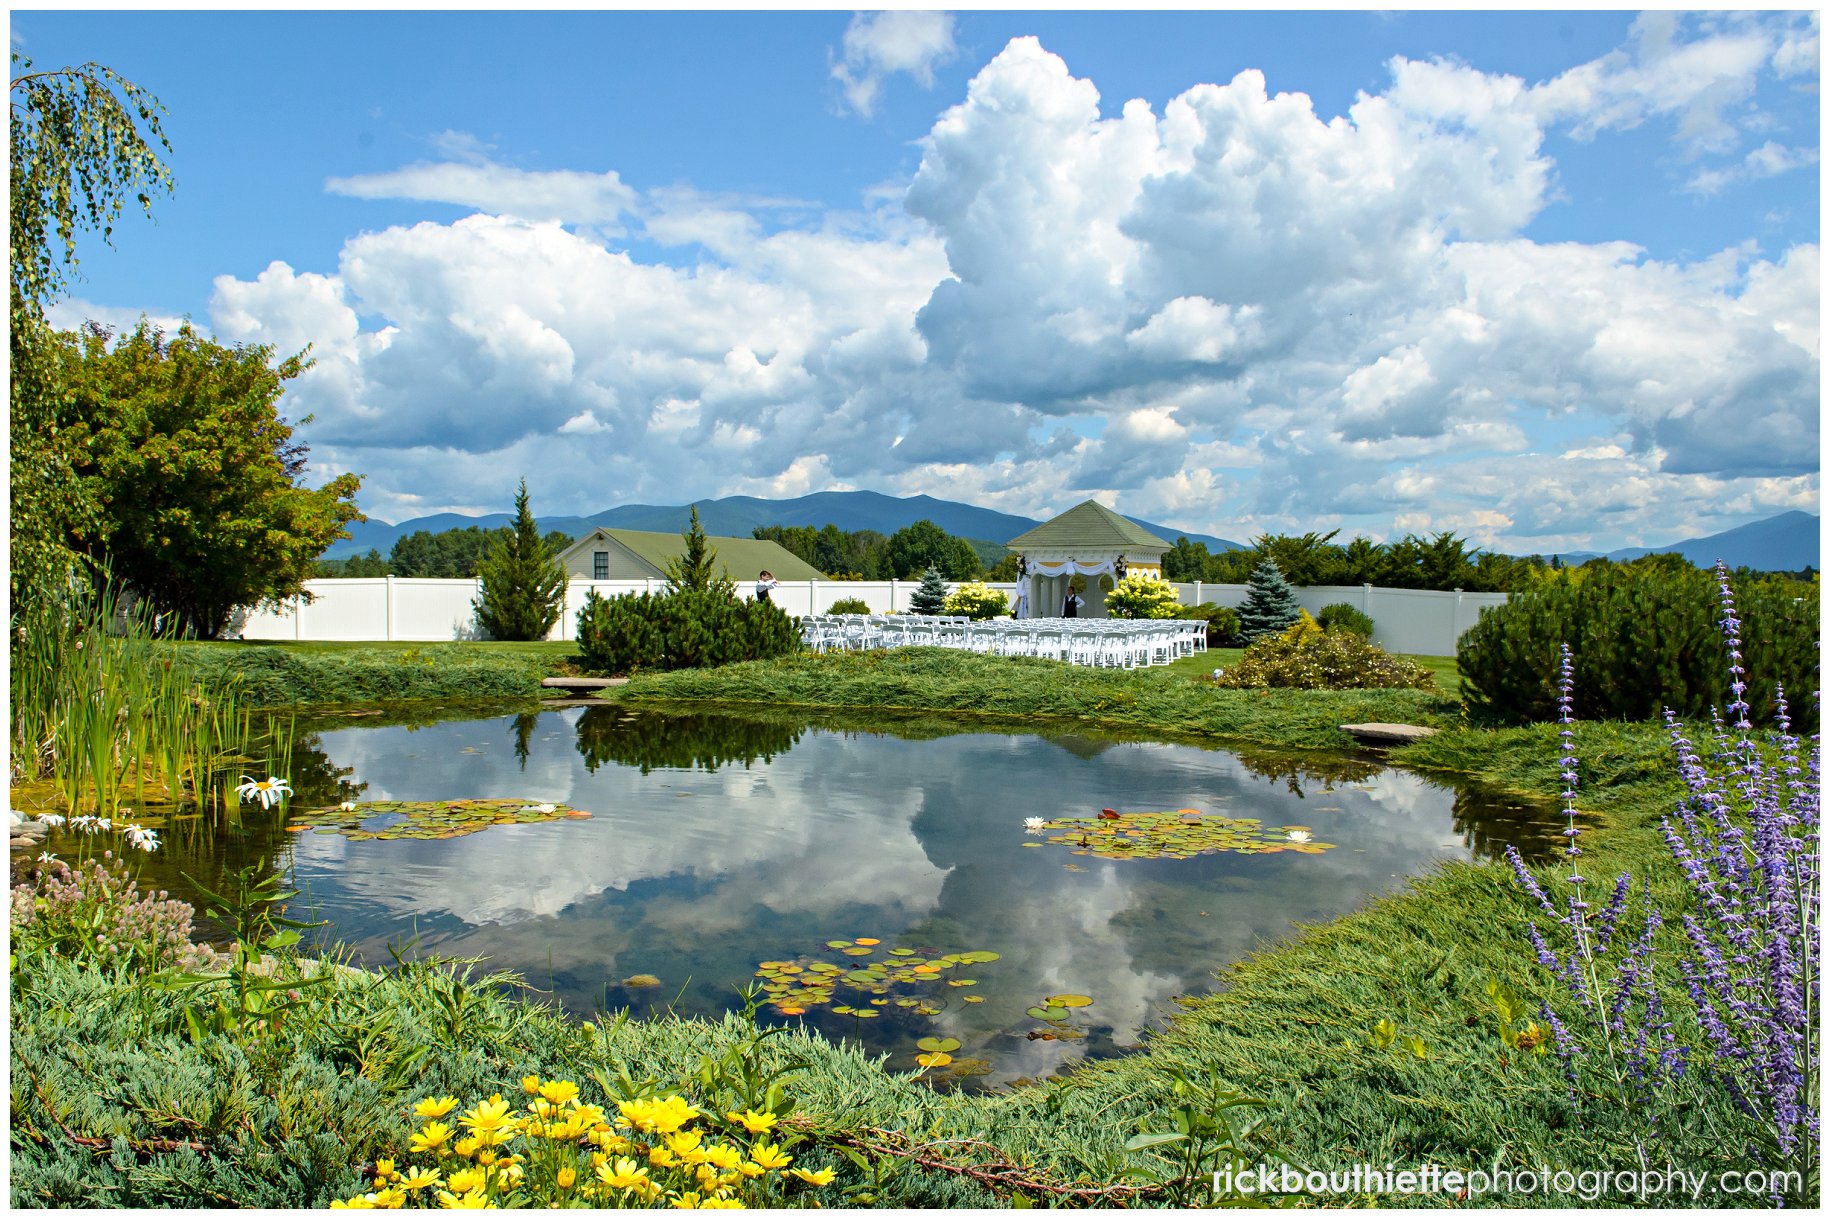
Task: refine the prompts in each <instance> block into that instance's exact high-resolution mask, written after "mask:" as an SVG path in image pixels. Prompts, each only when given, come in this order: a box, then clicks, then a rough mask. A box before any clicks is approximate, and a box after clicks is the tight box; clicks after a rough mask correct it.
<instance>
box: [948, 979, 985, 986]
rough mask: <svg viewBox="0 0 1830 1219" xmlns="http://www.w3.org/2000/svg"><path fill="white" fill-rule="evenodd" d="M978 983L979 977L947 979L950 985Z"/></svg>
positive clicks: (974, 984) (973, 984) (975, 984)
mask: <svg viewBox="0 0 1830 1219" xmlns="http://www.w3.org/2000/svg"><path fill="white" fill-rule="evenodd" d="M978 984H979V983H978V979H977V978H949V979H948V980H947V985H948V986H977V985H978Z"/></svg>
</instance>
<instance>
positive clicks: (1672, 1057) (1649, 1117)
mask: <svg viewBox="0 0 1830 1219" xmlns="http://www.w3.org/2000/svg"><path fill="white" fill-rule="evenodd" d="M1717 580H1718V584H1719V597H1720V602H1719V603H1720V605H1721V613H1722V618H1721V619H1720V623H1719V629H1720V631H1721V634H1722V637H1723V641H1724V644H1725V651H1726V654H1727V659H1728V664H1727V666H1726V669H1727V675H1728V683H1727V684H1728V700H1727V705H1726V708H1725V710H1726V715H1725V716H1724V715H1721V714H1718V715H1715V716H1714V717H1713V718H1712V723H1711V726H1710V727H1709V729H1708V730H1707V732H1706V734H1705V735H1704V740H1703V743H1702V744H1701V745H1700V746H1699V745H1698V744H1696V743H1694V742H1693V741H1692V740H1691V739H1690V737H1689V736H1688V735H1687V730H1686V729H1685V727H1684V725H1683V724H1682V723H1681V722H1680V721H1679V719H1678V717H1677V715H1676V714H1675V713H1674V712H1670V711H1668V712H1667V713H1666V721H1667V724H1668V727H1669V731H1670V737H1671V743H1672V749H1673V752H1674V754H1675V756H1676V761H1677V769H1678V773H1679V776H1680V778H1681V781H1682V784H1683V788H1682V792H1681V794H1680V796H1679V798H1678V800H1677V803H1676V806H1675V807H1674V808H1673V809H1672V810H1671V812H1670V813H1669V814H1668V815H1667V816H1666V817H1664V818H1663V819H1662V821H1661V823H1660V830H1661V833H1662V835H1663V837H1664V840H1665V843H1666V845H1667V847H1668V848H1669V849H1670V851H1671V855H1672V857H1673V858H1674V859H1675V860H1676V862H1677V864H1678V865H1679V867H1680V868H1681V870H1682V874H1683V876H1684V879H1685V882H1686V886H1685V887H1686V889H1687V892H1682V893H1679V894H1677V895H1675V896H1667V897H1665V898H1664V899H1663V900H1661V898H1660V896H1659V894H1658V893H1657V892H1656V891H1655V889H1654V887H1653V886H1652V884H1651V882H1650V881H1649V880H1648V881H1647V882H1646V883H1645V884H1644V885H1643V886H1636V883H1635V879H1634V877H1633V876H1632V875H1631V874H1630V873H1623V874H1621V875H1620V876H1618V877H1616V878H1615V880H1614V883H1613V886H1612V889H1611V890H1609V891H1607V892H1608V895H1607V897H1606V898H1605V899H1602V898H1601V897H1600V893H1599V892H1598V891H1597V889H1596V888H1595V882H1594V881H1593V880H1592V879H1591V878H1589V877H1585V876H1583V875H1582V867H1581V864H1580V863H1579V862H1578V861H1579V859H1580V857H1581V855H1582V851H1581V849H1580V848H1579V847H1578V846H1577V845H1576V844H1577V839H1578V838H1579V837H1580V831H1579V830H1578V828H1577V824H1576V822H1577V815H1576V809H1575V793H1576V784H1577V748H1576V739H1575V737H1576V734H1575V727H1574V725H1575V715H1574V706H1575V697H1574V693H1573V691H1574V686H1575V678H1574V672H1575V665H1574V660H1573V657H1572V655H1571V649H1570V648H1569V647H1568V646H1567V645H1566V646H1565V647H1564V649H1563V661H1562V665H1561V667H1560V676H1559V682H1558V690H1559V710H1560V718H1561V720H1562V722H1563V725H1564V726H1563V730H1562V737H1563V749H1562V757H1563V763H1562V777H1563V781H1564V803H1565V809H1566V812H1567V815H1568V818H1569V828H1568V829H1567V830H1565V831H1564V834H1565V836H1566V839H1567V842H1568V846H1567V848H1566V850H1565V854H1566V858H1567V861H1568V868H1569V871H1568V874H1567V875H1565V876H1563V877H1562V878H1561V885H1562V887H1563V894H1562V896H1561V897H1557V896H1553V895H1552V893H1550V892H1548V891H1547V889H1546V887H1545V886H1544V885H1543V884H1542V883H1541V882H1540V880H1539V878H1538V877H1536V876H1534V875H1533V874H1532V873H1531V871H1530V870H1529V869H1528V868H1526V866H1525V864H1524V862H1523V861H1522V860H1521V859H1520V858H1519V857H1518V854H1517V852H1516V851H1512V850H1511V849H1510V848H1508V850H1509V852H1510V855H1511V861H1512V865H1513V869H1514V871H1515V873H1516V875H1517V877H1518V880H1519V883H1520V884H1521V885H1522V886H1523V887H1524V888H1525V889H1526V891H1527V892H1528V893H1529V894H1530V895H1531V897H1532V898H1533V899H1534V900H1535V901H1536V903H1537V904H1538V906H1539V908H1540V909H1541V910H1542V911H1543V912H1544V913H1545V914H1547V915H1549V916H1550V918H1551V920H1552V926H1551V927H1550V928H1548V929H1546V928H1541V927H1539V926H1537V925H1535V924H1534V925H1533V926H1532V928H1531V931H1530V936H1531V942H1532V945H1533V948H1534V949H1535V951H1536V954H1537V957H1538V960H1539V962H1540V964H1542V965H1543V966H1544V967H1545V968H1546V969H1548V970H1549V971H1550V972H1551V973H1552V974H1554V975H1555V976H1556V978H1557V979H1558V981H1559V983H1560V985H1559V986H1558V988H1557V989H1558V991H1559V993H1560V994H1561V995H1562V1000H1561V1001H1560V1002H1559V1003H1558V1004H1556V1005H1554V1006H1553V1005H1552V1004H1549V1003H1547V1004H1545V1006H1544V1008H1543V1013H1544V1016H1545V1019H1546V1022H1547V1023H1548V1024H1549V1025H1550V1027H1551V1031H1552V1034H1553V1036H1554V1038H1555V1044H1556V1048H1557V1052H1558V1054H1559V1055H1560V1057H1561V1058H1562V1059H1563V1063H1564V1066H1565V1070H1566V1073H1567V1075H1568V1078H1569V1083H1570V1092H1569V1096H1570V1103H1571V1104H1572V1105H1573V1106H1576V1107H1577V1108H1578V1109H1582V1108H1584V1107H1587V1106H1591V1105H1594V1104H1597V1103H1599V1104H1603V1105H1608V1106H1610V1107H1612V1108H1613V1109H1614V1110H1615V1113H1614V1115H1613V1116H1615V1117H1617V1118H1622V1117H1624V1119H1625V1121H1626V1124H1627V1128H1628V1129H1629V1130H1630V1131H1631V1132H1632V1138H1633V1144H1634V1151H1635V1154H1636V1155H1637V1157H1638V1159H1639V1161H1640V1165H1641V1167H1642V1168H1644V1167H1646V1166H1647V1165H1648V1164H1649V1163H1650V1158H1651V1155H1652V1153H1653V1152H1654V1151H1659V1152H1663V1153H1666V1154H1668V1155H1670V1156H1671V1157H1673V1158H1674V1159H1675V1160H1676V1161H1677V1162H1679V1163H1686V1162H1688V1163H1692V1164H1696V1163H1701V1162H1703V1157H1705V1156H1709V1155H1711V1154H1712V1153H1714V1154H1718V1155H1723V1156H1726V1157H1728V1158H1729V1159H1734V1160H1738V1161H1739V1164H1740V1166H1745V1167H1757V1168H1758V1169H1759V1170H1761V1171H1762V1172H1763V1173H1766V1174H1772V1175H1770V1176H1769V1177H1768V1179H1767V1184H1768V1185H1769V1186H1770V1188H1769V1190H1768V1192H1769V1193H1770V1195H1771V1197H1772V1199H1773V1200H1775V1201H1799V1200H1807V1199H1809V1200H1815V1199H1816V1198H1817V1196H1818V1171H1819V1166H1818V1151H1817V1149H1818V1134H1819V1117H1820V1114H1819V1103H1820V1101H1819V1091H1818V1079H1819V1056H1820V1052H1821V1047H1820V1044H1819V1041H1818V1036H1819V1031H1818V1011H1819V1006H1818V1005H1819V977H1818V964H1819V943H1818V935H1819V928H1818V895H1819V868H1820V857H1819V850H1820V847H1819V844H1818V837H1817V834H1818V791H1819V780H1820V777H1821V772H1820V768H1819V752H1818V750H1819V741H1818V738H1817V737H1816V736H1813V737H1811V738H1810V740H1809V743H1808V749H1807V743H1806V742H1805V741H1803V740H1801V739H1800V738H1799V737H1798V736H1796V735H1794V733H1793V731H1792V725H1791V722H1790V719H1789V711H1788V706H1787V702H1786V695H1785V691H1784V688H1783V686H1781V685H1779V684H1777V683H1775V684H1774V685H1772V686H1771V687H1770V689H1771V690H1772V698H1773V706H1774V708H1775V721H1776V726H1775V727H1774V728H1773V729H1772V730H1771V731H1770V732H1768V733H1766V734H1764V736H1756V734H1755V730H1754V725H1753V721H1752V715H1751V713H1752V708H1751V707H1750V706H1749V704H1748V701H1747V694H1748V690H1749V684H1748V682H1747V680H1746V673H1745V671H1744V669H1743V667H1742V660H1743V655H1742V640H1741V627H1742V623H1741V620H1740V619H1739V618H1738V617H1737V615H1736V610H1735V598H1734V592H1733V590H1732V589H1731V588H1730V586H1729V580H1728V574H1727V572H1726V571H1725V570H1724V569H1722V568H1721V567H1720V566H1718V568H1717ZM1636 888H1638V889H1639V890H1640V892H1641V894H1642V896H1640V897H1638V898H1636V897H1635V890H1636ZM1667 927H1670V928H1672V930H1673V931H1681V934H1670V933H1668V932H1667V931H1666V930H1665V929H1666V928H1667ZM1671 957H1675V958H1676V962H1675V964H1676V972H1677V973H1678V975H1679V976H1680V977H1681V979H1682V985H1681V987H1674V986H1672V985H1670V984H1669V982H1668V981H1663V982H1662V981H1661V972H1662V973H1663V974H1664V975H1668V974H1669V972H1670V969H1669V966H1668V965H1665V962H1666V961H1667V960H1668V959H1669V958H1671ZM1661 967H1663V969H1662V971H1661Z"/></svg>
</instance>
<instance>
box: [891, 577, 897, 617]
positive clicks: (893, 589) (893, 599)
mask: <svg viewBox="0 0 1830 1219" xmlns="http://www.w3.org/2000/svg"><path fill="white" fill-rule="evenodd" d="M895 612H896V577H895V576H891V577H890V613H892V614H893V613H895Z"/></svg>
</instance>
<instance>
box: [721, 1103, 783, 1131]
mask: <svg viewBox="0 0 1830 1219" xmlns="http://www.w3.org/2000/svg"><path fill="white" fill-rule="evenodd" d="M725 1116H726V1117H728V1118H730V1119H731V1120H732V1121H733V1122H736V1123H738V1124H739V1125H741V1126H742V1127H743V1128H744V1129H745V1130H748V1131H749V1132H750V1133H751V1134H767V1133H769V1131H770V1129H771V1128H773V1127H774V1125H775V1123H776V1122H778V1121H780V1120H781V1119H780V1118H778V1117H776V1116H775V1115H774V1114H773V1113H757V1112H756V1111H755V1110H752V1109H745V1110H744V1111H743V1112H742V1113H727V1114H725Z"/></svg>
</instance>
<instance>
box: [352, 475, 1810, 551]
mask: <svg viewBox="0 0 1830 1219" xmlns="http://www.w3.org/2000/svg"><path fill="white" fill-rule="evenodd" d="M688 507H689V505H686V504H680V505H676V506H664V505H659V504H621V505H618V506H617V507H615V508H607V509H605V510H604V511H602V512H598V513H595V514H593V515H591V516H588V517H584V516H552V517H542V518H540V529H541V532H543V533H544V532H546V531H548V530H553V529H558V530H561V531H563V532H565V533H568V534H571V535H572V536H573V537H579V536H581V535H582V534H584V533H586V532H588V531H589V530H591V529H592V528H594V527H596V526H598V525H604V526H608V527H609V528H611V529H645V530H649V531H651V532H656V533H678V532H679V531H680V530H682V529H685V528H686V522H687V509H688ZM691 507H696V508H698V509H699V523H700V524H701V525H703V526H704V527H705V531H706V532H707V533H709V534H712V535H714V536H721V537H737V538H747V537H749V536H750V531H751V530H752V529H754V528H756V527H757V526H758V525H812V526H814V527H816V528H818V527H819V526H822V525H826V524H828V523H831V524H834V525H837V526H838V527H839V528H840V529H844V530H847V531H856V530H860V529H875V530H876V531H877V532H878V533H882V534H891V533H894V532H896V531H897V530H898V529H901V528H903V527H905V526H908V525H913V524H914V523H915V522H916V521H920V520H930V521H933V522H934V523H935V524H936V525H939V526H940V527H941V528H942V529H945V530H946V531H947V532H948V533H951V534H953V535H954V536H956V537H963V538H974V539H977V540H980V541H986V542H998V543H1003V542H1007V541H1009V540H1010V539H1011V538H1014V537H1016V536H1017V535H1018V534H1019V533H1024V532H1027V531H1028V530H1030V529H1034V528H1035V527H1036V526H1037V525H1039V524H1041V523H1042V522H1041V521H1038V520H1031V519H1030V518H1029V517H1026V516H1013V515H1012V514H1010V513H1008V512H997V511H995V510H993V509H990V508H979V507H975V506H973V505H971V504H961V503H957V502H955V501H953V500H945V499H935V498H934V497H933V496H931V495H914V496H910V497H909V498H907V499H897V498H896V497H895V496H892V495H882V494H879V493H878V492H876V491H818V492H815V493H814V494H812V495H803V496H801V497H800V498H799V499H758V498H756V497H754V496H749V495H733V496H728V497H727V498H725V499H704V500H700V501H699V502H698V503H697V504H694V505H691ZM1067 507H1072V505H1067ZM513 519H514V518H513V517H512V516H511V515H510V514H509V513H507V512H492V513H489V514H488V515H486V516H462V515H459V514H458V513H455V512H440V513H438V514H436V515H434V516H420V517H414V518H413V519H412V520H409V521H402V522H400V523H399V524H398V525H390V524H388V523H387V522H386V521H374V520H371V521H366V522H364V523H362V524H358V525H351V526H350V537H349V539H348V540H347V541H343V542H338V543H336V544H335V545H334V546H332V547H330V549H328V550H326V551H325V552H324V557H325V558H327V559H341V558H345V557H347V556H349V555H357V554H366V553H367V552H368V550H369V549H370V548H371V547H373V548H374V549H376V550H379V551H380V552H381V553H382V554H383V555H386V554H387V553H388V551H389V550H391V549H393V546H394V543H395V542H396V541H397V540H398V539H400V538H402V537H405V536H406V535H407V534H409V533H413V532H415V531H417V530H421V529H424V530H428V531H430V532H433V533H438V532H442V531H443V530H446V529H465V528H468V527H470V526H472V525H476V526H480V527H481V528H484V529H497V528H500V527H501V526H503V525H507V524H508V523H509V522H510V521H512V520H513ZM1127 519H1129V520H1133V521H1136V522H1137V523H1138V524H1140V525H1142V526H1143V527H1144V528H1146V529H1148V530H1149V531H1150V532H1152V533H1154V534H1156V535H1157V536H1158V537H1160V538H1162V539H1163V540H1164V541H1166V542H1173V541H1175V540H1176V538H1178V537H1186V538H1188V540H1189V541H1191V542H1204V543H1206V545H1207V548H1208V550H1209V551H1210V552H1212V553H1214V554H1218V553H1220V552H1221V551H1224V550H1242V549H1244V547H1243V546H1242V545H1241V544H1240V543H1238V542H1229V541H1227V540H1226V539H1225V538H1217V537H1214V536H1213V535H1211V534H1206V533H1191V532H1189V531H1188V530H1186V529H1175V528H1172V527H1170V526H1168V525H1156V524H1152V523H1151V522H1149V521H1147V520H1144V519H1143V518H1142V517H1136V516H1133V517H1129V518H1127ZM1819 527H1820V521H1819V519H1818V518H1817V517H1816V516H1813V515H1812V514H1811V513H1809V512H1796V511H1794V512H1782V513H1780V514H1779V515H1778V516H1775V517H1770V518H1768V519H1767V520H1764V521H1755V522H1754V523H1753V524H1751V525H1742V526H1739V527H1738V528H1735V529H1727V530H1724V531H1723V532H1721V533H1715V534H1710V535H1709V536H1708V537H1701V538H1690V539H1688V540H1687V541H1682V542H1673V543H1671V544H1670V545H1668V546H1651V547H1647V546H1630V547H1626V548H1624V549H1621V550H1612V551H1609V552H1608V553H1607V557H1608V558H1610V559H1613V560H1614V561H1615V562H1617V563H1624V562H1626V561H1627V560H1629V559H1636V558H1638V557H1639V556H1640V555H1644V554H1654V553H1666V552H1675V553H1677V554H1681V555H1683V556H1684V557H1685V558H1687V559H1689V560H1690V561H1691V562H1692V563H1695V564H1696V565H1697V566H1699V567H1709V566H1712V565H1714V563H1715V561H1716V559H1717V558H1721V559H1722V560H1723V561H1724V562H1726V563H1727V564H1728V565H1729V567H1731V568H1734V567H1752V568H1755V569H1757V570H1760V571H1798V570H1800V569H1802V568H1805V567H1816V566H1817V565H1818V563H1819V561H1820V557H1819V554H1820V549H1819ZM1561 557H1562V559H1563V561H1564V562H1565V563H1578V564H1579V563H1583V562H1586V561H1588V560H1589V559H1592V558H1596V557H1598V556H1597V555H1596V554H1595V553H1594V552H1591V551H1574V552H1570V553H1566V554H1564V555H1562V556H1561Z"/></svg>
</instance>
